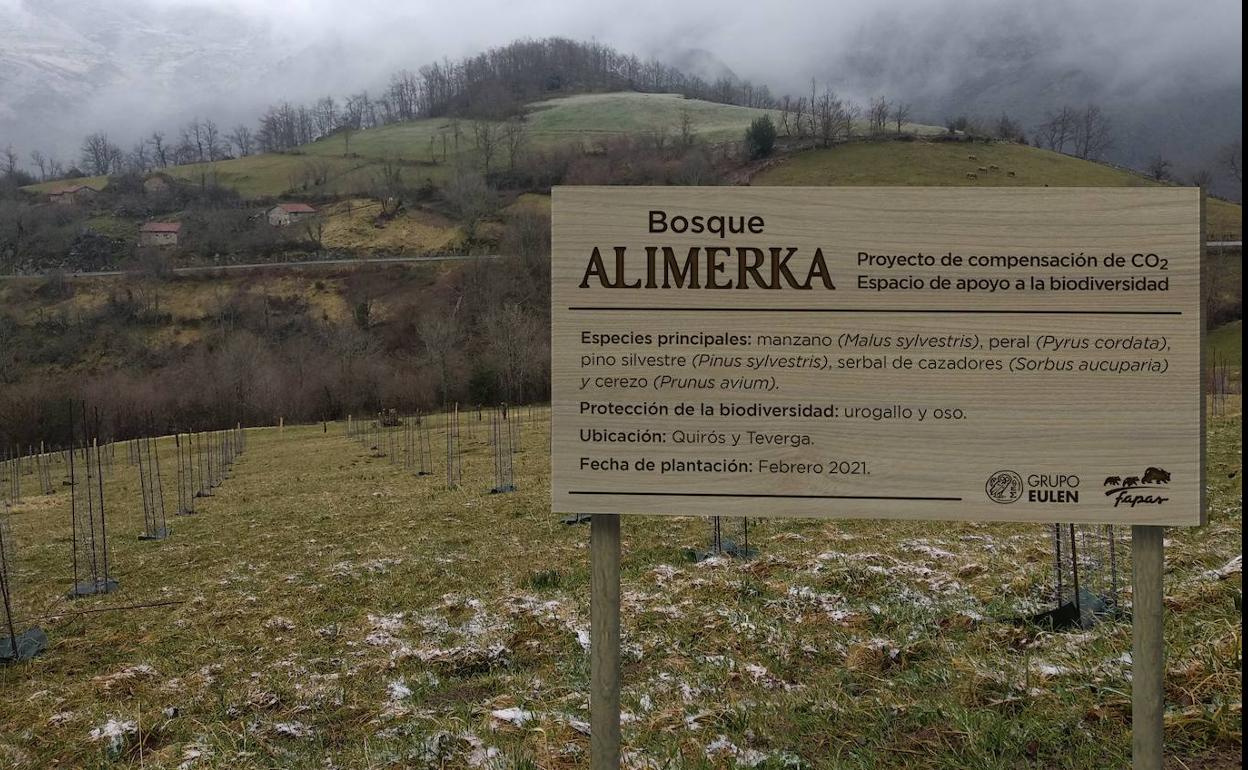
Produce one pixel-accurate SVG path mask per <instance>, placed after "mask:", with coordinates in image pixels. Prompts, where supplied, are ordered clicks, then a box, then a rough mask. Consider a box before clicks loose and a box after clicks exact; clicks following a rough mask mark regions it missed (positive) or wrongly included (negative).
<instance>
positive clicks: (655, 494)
mask: <svg viewBox="0 0 1248 770" xmlns="http://www.w3.org/2000/svg"><path fill="white" fill-rule="evenodd" d="M568 494H569V495H627V496H629V497H774V498H785V499H800V500H919V501H923V500H935V501H940V502H959V501H961V500H962V498H960V497H914V496H909V495H778V494H776V495H773V494H764V493H756V494H748V493H747V494H739V495H736V494H731V493H728V492H612V491H607V490H589V491H587V490H569V491H568Z"/></svg>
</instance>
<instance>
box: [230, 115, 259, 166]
mask: <svg viewBox="0 0 1248 770" xmlns="http://www.w3.org/2000/svg"><path fill="white" fill-rule="evenodd" d="M226 138H227V139H228V140H229V142H230V144H232V145H234V150H235V151H236V152H237V153H238V157H240V158H245V157H247V156H248V155H250V154H251V152H252V149H253V148H254V147H255V138H254V137H253V136H252V134H251V129H250V128H248V127H247V126H246V125H244V124H242V123H239V124H238V125H237V126H235V127H234V130H233V131H231V132H230V135H229V136H228V137H226Z"/></svg>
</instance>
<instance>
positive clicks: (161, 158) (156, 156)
mask: <svg viewBox="0 0 1248 770" xmlns="http://www.w3.org/2000/svg"><path fill="white" fill-rule="evenodd" d="M147 143H148V144H150V145H151V146H152V160H154V161H155V162H156V165H157V166H159V167H160V168H164V167H165V166H168V165H169V148H168V147H167V146H166V145H165V134H164V132H162V131H153V132H152V135H151V136H150V137H148V140H147Z"/></svg>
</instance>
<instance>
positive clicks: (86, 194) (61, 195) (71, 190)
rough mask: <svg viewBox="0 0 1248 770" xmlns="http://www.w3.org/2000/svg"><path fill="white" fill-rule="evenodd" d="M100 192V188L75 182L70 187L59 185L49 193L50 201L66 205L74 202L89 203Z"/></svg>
mask: <svg viewBox="0 0 1248 770" xmlns="http://www.w3.org/2000/svg"><path fill="white" fill-rule="evenodd" d="M97 193H99V190H97V189H95V188H94V187H91V186H89V185H85V184H73V185H69V186H68V187H57V188H56V189H54V190H52V191H51V192H49V193H48V202H49V203H59V204H62V205H65V206H68V205H71V204H74V203H89V202H90V201H91V199H92V198H94V197H95V196H96V194H97Z"/></svg>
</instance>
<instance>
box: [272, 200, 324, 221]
mask: <svg viewBox="0 0 1248 770" xmlns="http://www.w3.org/2000/svg"><path fill="white" fill-rule="evenodd" d="M315 213H316V209H314V208H312V207H311V206H309V205H308V204H306V203H279V204H277V205H276V206H274V207H273V208H271V209H269V211H268V218H269V224H271V225H273V226H274V227H285V226H286V225H293V224H294V223H296V222H302V221H303V220H305V219H307V218H308V217H310V216H312V215H313V214H315Z"/></svg>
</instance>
